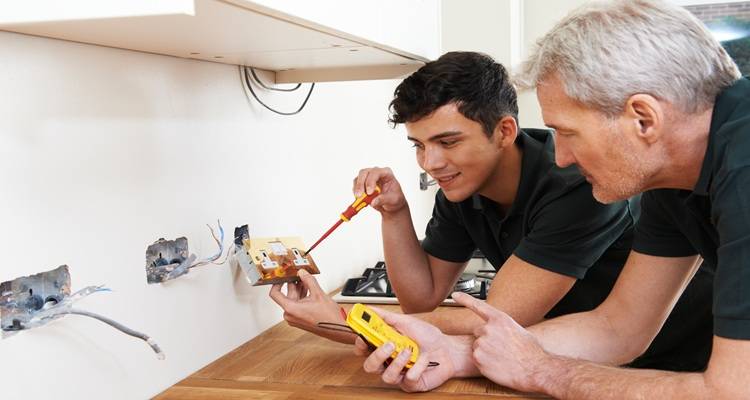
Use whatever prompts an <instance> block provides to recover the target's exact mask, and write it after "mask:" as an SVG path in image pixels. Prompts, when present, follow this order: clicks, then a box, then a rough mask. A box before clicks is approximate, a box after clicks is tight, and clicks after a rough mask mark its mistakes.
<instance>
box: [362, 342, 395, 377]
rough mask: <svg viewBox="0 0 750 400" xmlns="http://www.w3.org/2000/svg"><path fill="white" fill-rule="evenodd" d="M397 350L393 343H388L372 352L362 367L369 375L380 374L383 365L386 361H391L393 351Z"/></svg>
mask: <svg viewBox="0 0 750 400" xmlns="http://www.w3.org/2000/svg"><path fill="white" fill-rule="evenodd" d="M395 349H396V346H395V345H394V344H393V343H390V342H388V343H386V344H384V345H382V346H380V347H378V348H377V349H375V351H373V352H372V354H370V356H369V357H367V358H366V359H365V363H364V364H363V365H362V367H363V368H364V369H365V371H366V372H369V373H371V374H372V373H375V372H379V371H380V370H381V368H383V363H384V362H385V360H387V359H389V358H390V357H391V353H393V350H395Z"/></svg>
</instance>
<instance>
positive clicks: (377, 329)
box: [346, 303, 419, 368]
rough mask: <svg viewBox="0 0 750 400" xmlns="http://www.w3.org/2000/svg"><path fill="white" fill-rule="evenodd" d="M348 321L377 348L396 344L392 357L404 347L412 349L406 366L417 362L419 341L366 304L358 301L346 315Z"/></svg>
mask: <svg viewBox="0 0 750 400" xmlns="http://www.w3.org/2000/svg"><path fill="white" fill-rule="evenodd" d="M346 323H347V325H349V327H351V328H352V330H354V332H356V333H357V334H358V335H359V336H360V337H361V338H362V339H363V340H364V341H365V342H367V343H368V344H369V345H371V346H374V347H375V348H377V347H380V346H382V345H384V344H385V343H386V342H391V343H393V344H395V345H396V348H395V350H393V353H391V359H394V358H396V356H398V354H399V353H400V352H401V351H402V350H404V349H407V348H409V349H411V357H410V358H409V361H408V362H407V363H406V368H411V367H413V366H414V363H415V362H417V358H418V357H419V346H418V345H417V343H416V342H415V341H414V340H412V339H411V338H409V337H408V336H404V335H402V334H400V333H398V331H396V330H395V329H393V327H391V326H390V325H388V324H387V323H386V322H385V321H383V319H382V318H380V316H379V315H378V314H376V313H375V312H374V311H372V309H371V308H369V307H367V306H366V305H364V304H360V303H357V304H355V305H354V307H352V310H351V311H350V312H349V315H347V317H346Z"/></svg>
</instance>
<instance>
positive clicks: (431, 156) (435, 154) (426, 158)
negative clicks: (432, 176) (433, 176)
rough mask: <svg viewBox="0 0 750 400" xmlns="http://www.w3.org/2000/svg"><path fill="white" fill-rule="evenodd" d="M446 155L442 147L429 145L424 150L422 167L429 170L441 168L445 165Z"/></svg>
mask: <svg viewBox="0 0 750 400" xmlns="http://www.w3.org/2000/svg"><path fill="white" fill-rule="evenodd" d="M445 165H446V162H445V155H444V154H443V151H442V149H440V148H435V147H427V148H426V149H425V150H424V155H423V156H422V169H424V170H425V171H427V172H430V171H436V170H440V169H441V168H443V167H445Z"/></svg>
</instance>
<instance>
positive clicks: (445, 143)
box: [440, 140, 458, 147]
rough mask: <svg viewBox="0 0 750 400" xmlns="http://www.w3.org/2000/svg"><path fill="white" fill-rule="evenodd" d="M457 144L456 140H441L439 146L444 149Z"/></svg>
mask: <svg viewBox="0 0 750 400" xmlns="http://www.w3.org/2000/svg"><path fill="white" fill-rule="evenodd" d="M456 143H458V140H441V141H440V144H442V145H443V146H446V147H450V146H453V145H454V144H456Z"/></svg>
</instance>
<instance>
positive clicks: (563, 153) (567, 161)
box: [555, 139, 575, 168]
mask: <svg viewBox="0 0 750 400" xmlns="http://www.w3.org/2000/svg"><path fill="white" fill-rule="evenodd" d="M574 162H575V159H574V158H573V154H572V153H571V152H570V151H569V150H568V147H567V146H565V145H564V144H561V143H560V140H559V139H558V140H555V164H557V166H558V167H560V168H565V167H567V166H569V165H571V164H573V163H574Z"/></svg>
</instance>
